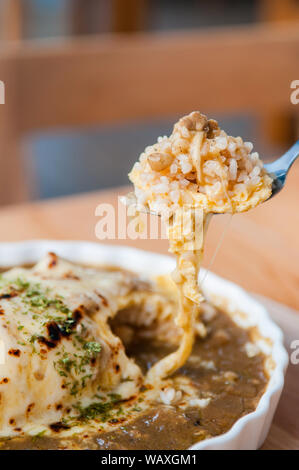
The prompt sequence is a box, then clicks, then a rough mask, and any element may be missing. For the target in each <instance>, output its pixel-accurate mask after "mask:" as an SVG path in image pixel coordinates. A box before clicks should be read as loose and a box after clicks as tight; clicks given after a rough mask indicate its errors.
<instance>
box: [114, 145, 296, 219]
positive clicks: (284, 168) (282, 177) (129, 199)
mask: <svg viewBox="0 0 299 470" xmlns="http://www.w3.org/2000/svg"><path fill="white" fill-rule="evenodd" d="M298 157H299V140H297V142H296V143H295V144H294V145H293V146H292V147H291V148H290V149H289V150H288V151H287V152H286V153H285V154H284V155H282V156H281V157H280V158H278V159H277V160H275V161H274V162H271V163H266V164H265V165H264V168H265V170H266V171H267V173H268V174H269V175H270V176H271V177H272V178H273V182H272V193H271V196H270V197H269V199H271V198H272V197H273V196H276V194H278V193H279V191H281V190H282V188H283V187H284V185H285V182H286V177H287V174H288V172H289V170H290V168H291V166H292V164H293V163H294V161H295V160H296V159H297V158H298ZM269 199H268V200H269ZM121 201H122V202H123V204H125V205H126V206H130V207H134V208H135V209H136V210H138V211H139V212H141V213H145V214H151V215H159V214H156V213H155V212H153V211H151V210H150V209H149V208H147V207H146V206H140V204H138V203H137V199H136V196H135V194H134V192H130V193H128V194H127V195H126V196H123V197H122V198H121ZM215 215H216V214H215Z"/></svg>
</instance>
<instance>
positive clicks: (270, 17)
mask: <svg viewBox="0 0 299 470" xmlns="http://www.w3.org/2000/svg"><path fill="white" fill-rule="evenodd" d="M258 14H259V18H260V19H261V20H262V21H297V20H298V19H299V5H298V1H297V0H283V1H282V0H258Z"/></svg>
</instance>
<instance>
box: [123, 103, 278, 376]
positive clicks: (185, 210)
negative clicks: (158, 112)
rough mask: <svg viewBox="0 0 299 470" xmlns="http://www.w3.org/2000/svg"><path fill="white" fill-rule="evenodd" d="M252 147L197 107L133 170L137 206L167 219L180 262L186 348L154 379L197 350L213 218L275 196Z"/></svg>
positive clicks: (177, 276) (179, 321) (156, 369)
mask: <svg viewBox="0 0 299 470" xmlns="http://www.w3.org/2000/svg"><path fill="white" fill-rule="evenodd" d="M252 149H253V145H252V144H251V143H250V142H243V140H242V139H241V137H236V138H235V137H231V136H228V135H227V134H226V133H225V132H224V131H223V130H221V129H220V128H219V126H218V123H217V122H216V121H215V120H213V119H209V120H208V119H207V117H206V116H204V115H203V114H201V113H200V112H198V111H195V112H193V113H191V114H189V115H188V116H185V117H183V118H181V119H180V120H179V121H178V122H177V123H176V124H175V126H174V129H173V132H172V134H171V135H170V137H166V136H164V137H159V139H158V142H157V143H156V144H154V145H152V146H149V147H147V148H146V149H145V151H144V152H143V153H142V154H141V155H140V158H139V161H138V162H137V163H135V165H134V167H133V169H132V171H131V173H130V174H129V178H130V180H131V181H132V183H133V184H134V189H135V195H136V198H137V208H139V209H140V208H144V207H145V208H148V209H149V210H150V211H151V212H154V213H156V214H159V215H161V216H162V217H163V219H164V221H165V223H166V226H167V232H168V238H169V243H170V247H169V250H170V252H172V253H174V254H175V255H176V259H177V268H176V270H175V272H174V273H173V280H174V281H175V283H176V285H177V288H178V298H179V312H178V315H177V317H176V319H175V322H176V325H177V326H178V327H179V328H181V330H182V331H183V335H182V338H181V342H180V346H179V348H178V350H177V351H176V352H175V353H173V354H171V355H169V356H167V357H165V358H164V359H162V360H161V361H160V362H158V363H157V364H155V365H154V366H153V367H152V369H151V370H150V371H149V373H148V380H149V381H151V382H152V381H154V380H159V379H162V378H164V377H167V376H168V375H170V374H172V373H173V372H174V371H175V370H177V369H178V368H179V367H181V366H182V365H183V364H184V363H185V361H186V360H187V358H188V356H189V354H190V352H191V350H192V345H193V341H194V336H195V331H196V328H195V325H196V323H197V327H198V316H199V313H200V303H201V301H202V300H203V295H202V292H201V290H200V287H199V285H198V273H199V269H200V265H201V261H202V257H203V247H204V235H205V232H206V229H207V226H208V223H209V221H210V218H211V215H212V214H213V213H231V214H232V213H235V212H244V211H247V210H249V209H251V208H253V207H255V206H257V205H258V204H260V203H261V202H263V201H265V200H266V199H268V198H269V197H270V195H271V184H272V179H271V178H270V176H269V175H268V174H267V173H266V172H265V170H264V168H263V164H262V162H261V160H260V159H259V155H258V154H257V152H252ZM197 329H198V328H197Z"/></svg>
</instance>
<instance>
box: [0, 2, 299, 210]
mask: <svg viewBox="0 0 299 470" xmlns="http://www.w3.org/2000/svg"><path fill="white" fill-rule="evenodd" d="M0 15H1V16H0V37H1V42H0V80H3V81H4V82H5V86H6V103H5V105H4V106H0V165H1V166H0V174H1V178H0V204H2V205H3V204H11V203H15V202H20V201H26V200H32V199H44V198H52V197H57V196H64V195H70V194H75V193H82V192H86V191H93V190H99V189H104V188H109V187H115V186H119V185H124V184H127V183H128V180H127V173H128V171H129V170H130V168H131V166H132V164H133V162H134V161H135V160H136V158H137V156H138V155H139V154H140V152H141V151H142V150H143V149H144V147H145V146H146V145H149V144H151V143H153V142H154V141H155V140H156V138H157V136H159V135H161V134H162V135H164V134H169V133H170V132H171V129H172V125H173V123H174V122H175V121H176V119H177V118H178V116H180V115H182V114H183V113H188V112H190V111H192V110H194V109H199V110H201V111H202V112H204V113H206V114H208V115H209V116H211V117H216V118H217V119H219V121H220V124H221V126H222V127H223V128H224V129H225V130H226V131H227V132H228V133H229V134H231V135H241V136H242V137H244V139H245V140H251V141H253V142H254V144H255V149H256V150H258V151H259V152H260V154H261V155H262V157H263V158H264V159H265V160H267V159H274V158H275V157H277V156H278V155H279V154H280V152H282V151H283V150H286V149H287V147H288V146H289V145H290V144H291V143H292V142H293V140H294V139H295V138H296V137H297V136H298V114H299V104H298V105H297V106H295V105H294V104H291V102H290V94H291V88H290V85H291V82H292V81H293V80H295V79H299V59H298V58H299V51H298V44H299V28H298V25H299V2H298V1H297V0H243V1H238V0H213V1H210V2H207V1H203V0H0Z"/></svg>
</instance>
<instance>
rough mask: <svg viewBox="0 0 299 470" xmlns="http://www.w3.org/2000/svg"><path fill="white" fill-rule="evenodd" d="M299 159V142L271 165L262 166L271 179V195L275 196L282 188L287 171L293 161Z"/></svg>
mask: <svg viewBox="0 0 299 470" xmlns="http://www.w3.org/2000/svg"><path fill="white" fill-rule="evenodd" d="M298 157H299V140H297V142H296V143H295V144H294V145H293V146H292V147H291V148H290V149H289V150H288V151H287V152H286V153H285V154H284V155H282V157H280V158H278V159H277V160H275V161H274V162H272V163H266V164H265V165H264V168H265V170H266V171H267V173H269V174H270V176H272V178H273V183H272V194H271V196H270V198H269V199H271V197H273V196H275V195H276V194H277V193H279V191H280V190H281V189H282V188H283V187H284V185H285V182H286V177H287V174H288V172H289V169H290V168H291V166H292V165H293V163H294V161H295V160H296V159H297V158H298Z"/></svg>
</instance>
